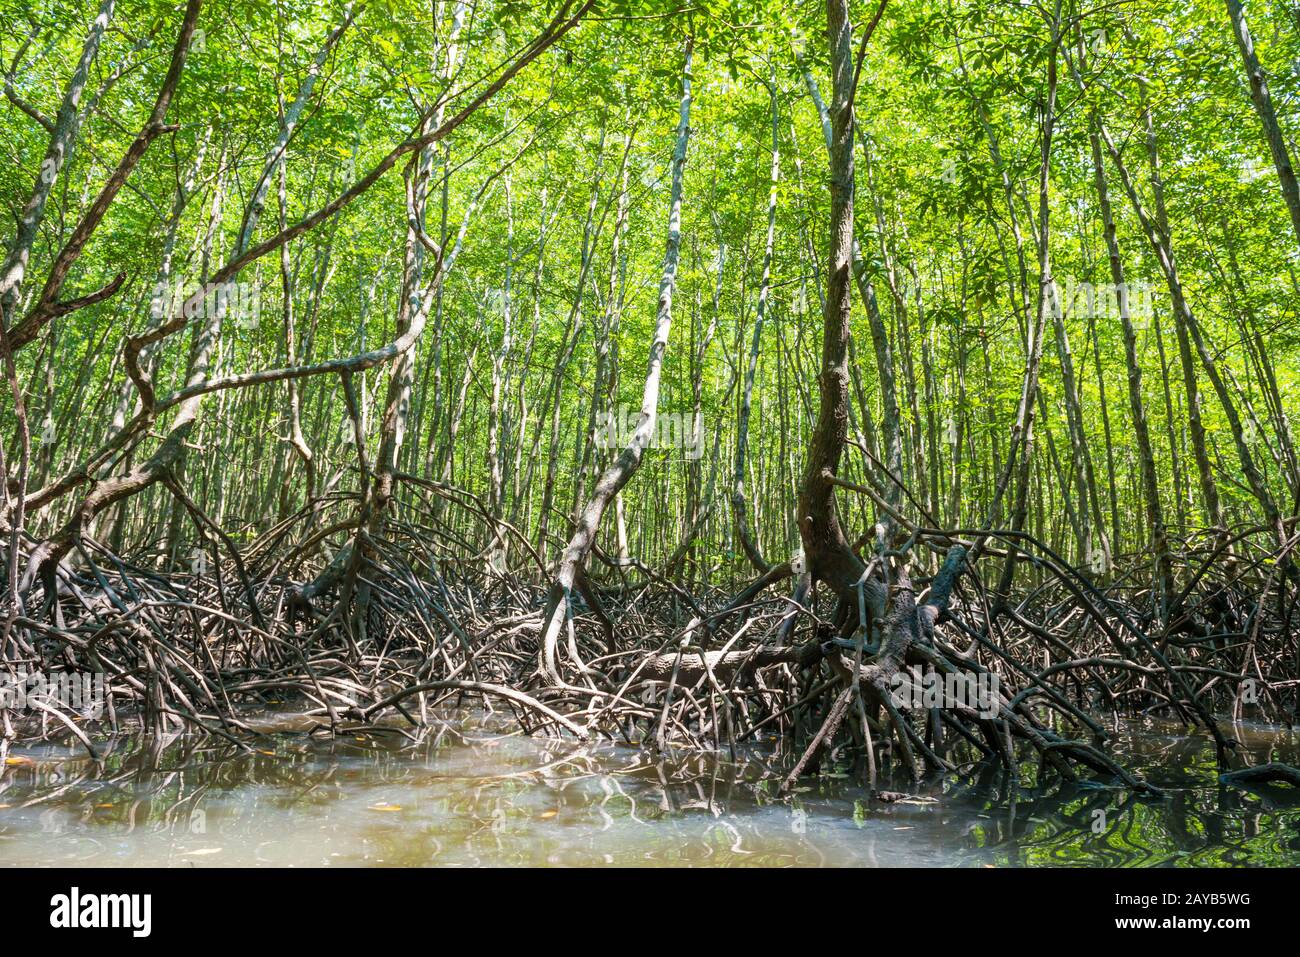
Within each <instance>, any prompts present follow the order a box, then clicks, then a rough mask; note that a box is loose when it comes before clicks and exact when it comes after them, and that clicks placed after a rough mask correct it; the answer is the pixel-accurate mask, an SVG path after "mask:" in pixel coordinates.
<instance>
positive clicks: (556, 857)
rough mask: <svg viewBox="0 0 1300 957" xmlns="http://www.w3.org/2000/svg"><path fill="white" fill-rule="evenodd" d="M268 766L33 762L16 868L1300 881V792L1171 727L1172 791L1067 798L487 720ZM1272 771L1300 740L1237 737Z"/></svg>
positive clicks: (190, 756)
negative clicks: (1058, 875) (890, 870)
mask: <svg viewBox="0 0 1300 957" xmlns="http://www.w3.org/2000/svg"><path fill="white" fill-rule="evenodd" d="M268 730H274V731H275V732H276V733H275V734H274V736H268V737H266V738H263V739H261V742H260V744H259V748H260V750H257V751H254V752H253V753H251V754H250V753H244V752H242V751H240V750H238V749H236V748H235V747H234V746H233V745H229V744H226V743H224V742H214V741H213V740H212V739H202V740H200V739H195V738H188V737H182V738H179V739H176V740H174V741H172V742H170V743H168V744H167V746H166V747H165V748H162V749H160V750H159V749H155V750H154V751H153V752H152V753H151V752H150V751H149V750H147V749H142V747H141V742H140V741H139V740H138V739H132V738H128V737H121V738H117V739H114V740H111V741H109V742H107V744H106V745H105V747H104V749H103V750H104V752H105V755H106V756H105V763H104V766H103V767H102V768H101V769H98V770H96V769H95V767H94V765H93V764H91V763H90V762H89V761H88V760H87V759H86V758H85V755H84V753H83V752H77V751H74V750H72V749H70V748H57V747H48V748H44V749H29V750H27V751H24V752H20V753H18V754H11V757H10V758H9V761H8V763H9V766H7V767H5V768H3V769H0V771H3V777H0V864H10V865H13V864H17V865H39V864H54V865H77V864H87V865H99V866H125V865H172V866H213V865H278V866H291V865H298V866H322V865H336V864H341V865H357V864H372V865H389V866H396V865H442V866H473V865H479V864H487V865H508V864H530V865H591V864H595V865H599V864H617V865H741V866H744V865H760V866H790V865H798V866H815V865H869V866H876V865H884V866H889V865H894V866H944V865H966V866H980V865H986V866H988V865H1000V866H1006V865H1060V864H1069V865H1098V866H1149V865H1169V864H1174V865H1180V864H1186V865H1202V866H1204V865H1270V866H1283V865H1292V866H1294V865H1297V864H1300V795H1297V793H1296V792H1295V791H1294V790H1293V789H1289V788H1286V787H1277V788H1268V789H1261V790H1260V791H1258V792H1241V791H1236V790H1232V789H1228V788H1223V787H1221V786H1219V785H1218V783H1217V777H1216V769H1215V766H1214V755H1213V749H1212V748H1211V747H1209V746H1208V744H1207V742H1206V741H1205V739H1203V738H1200V737H1196V738H1185V737H1183V736H1181V735H1180V734H1178V733H1175V732H1176V731H1177V730H1178V729H1173V730H1170V729H1168V728H1166V727H1163V726H1160V725H1157V724H1155V723H1151V722H1144V723H1131V724H1127V725H1121V726H1120V728H1119V734H1118V736H1117V740H1116V743H1115V749H1116V751H1117V753H1118V754H1119V755H1120V756H1121V757H1124V758H1125V759H1126V760H1127V761H1128V763H1129V764H1130V766H1132V767H1135V768H1137V769H1140V770H1141V771H1142V772H1143V773H1144V774H1145V775H1146V776H1147V777H1148V778H1149V779H1150V780H1151V781H1152V782H1153V783H1155V784H1157V785H1159V786H1160V787H1162V788H1164V789H1165V790H1166V791H1167V794H1166V796H1165V797H1163V798H1159V799H1155V798H1137V797H1134V796H1133V795H1131V794H1129V793H1128V792H1127V791H1125V790H1123V789H1117V788H1111V787H1107V786H1104V785H1101V784H1097V783H1094V782H1083V783H1079V784H1075V785H1069V786H1059V785H1058V786H1055V787H1053V788H1050V789H1049V790H1048V792H1047V793H1045V794H1038V793H1035V792H1033V791H1031V790H1028V789H1027V788H1026V787H1025V784H1026V782H1028V781H1029V780H1030V779H1031V777H1032V771H1031V769H1028V768H1027V769H1026V771H1025V773H1024V774H1023V775H1022V781H1021V784H1020V786H1016V785H1013V783H1012V782H1010V781H1009V780H1008V779H1007V777H1006V776H1005V775H1003V774H1001V773H1000V772H997V771H996V770H995V769H988V770H984V771H982V770H981V769H979V768H976V769H974V770H973V771H972V772H971V774H969V775H968V776H965V777H952V776H949V777H948V778H944V779H935V780H932V781H926V782H923V783H921V784H919V785H911V784H909V783H908V782H902V781H895V782H893V784H892V785H891V787H894V788H896V789H898V790H899V791H902V792H905V793H906V794H907V797H905V798H903V799H902V800H897V801H894V802H892V803H881V802H880V801H878V800H870V799H868V798H867V796H866V791H865V789H864V788H863V787H862V785H861V782H860V781H856V780H853V779H852V778H851V777H850V775H849V774H848V773H847V770H846V771H844V772H841V773H828V774H823V775H822V776H821V777H819V778H813V779H809V780H808V781H807V782H806V784H805V786H804V787H803V788H802V789H801V790H799V791H798V792H797V793H795V794H793V795H791V796H788V797H778V796H777V795H776V788H777V785H778V783H779V781H780V773H781V771H782V766H783V765H784V764H785V762H784V761H783V760H780V759H778V758H774V757H772V756H770V755H762V754H751V755H747V756H744V757H742V758H741V759H740V760H737V761H731V760H729V759H727V758H726V757H725V756H721V755H700V754H690V755H677V756H675V757H672V758H670V759H656V758H654V757H653V756H650V755H647V754H646V753H644V752H640V751H636V750H633V749H630V748H619V747H614V746H585V747H575V746H574V745H572V744H571V743H565V742H560V741H546V740H540V739H529V738H524V737H520V736H517V735H511V734H505V733H502V729H501V728H499V727H497V726H495V725H494V724H493V723H492V722H491V721H489V720H486V719H484V718H483V717H482V716H481V715H477V714H464V715H459V716H454V717H453V718H452V719H451V720H449V721H447V722H444V723H442V724H440V725H439V726H437V727H434V728H430V729H427V730H426V731H425V732H423V733H422V734H421V735H419V736H417V737H415V738H414V739H413V740H412V739H411V737H409V736H407V735H403V734H398V733H394V734H392V735H385V736H381V737H379V738H377V737H374V736H368V737H364V738H361V737H344V738H335V739H325V738H320V737H312V736H310V735H308V734H307V733H305V730H304V729H303V727H302V726H296V725H295V722H294V721H293V719H292V718H288V719H284V720H280V721H278V722H277V723H276V724H275V725H274V726H273V727H271V728H268ZM1237 736H1238V738H1239V739H1240V740H1241V741H1242V751H1243V753H1246V754H1250V755H1253V756H1254V760H1256V761H1259V760H1267V759H1268V758H1269V756H1272V757H1274V758H1275V759H1277V760H1287V761H1293V762H1294V761H1295V760H1296V756H1297V755H1298V754H1300V736H1297V735H1294V734H1290V733H1286V732H1277V731H1272V730H1269V731H1263V730H1254V731H1251V730H1249V729H1237Z"/></svg>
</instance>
